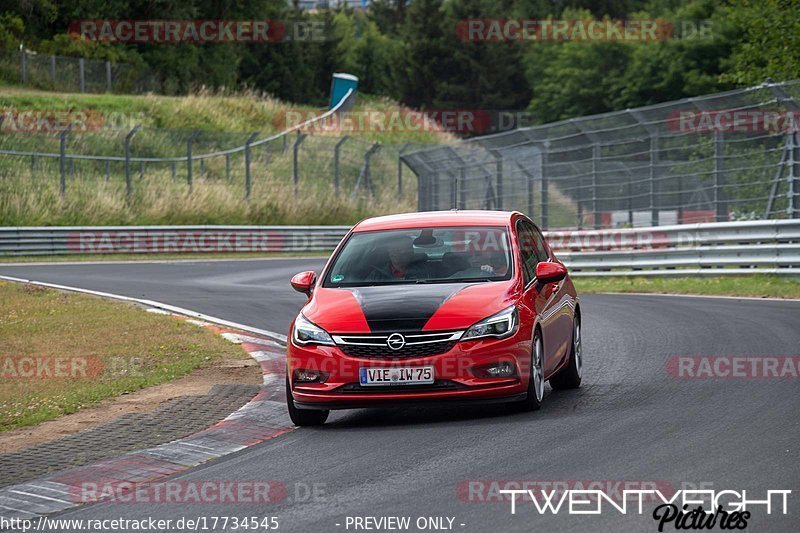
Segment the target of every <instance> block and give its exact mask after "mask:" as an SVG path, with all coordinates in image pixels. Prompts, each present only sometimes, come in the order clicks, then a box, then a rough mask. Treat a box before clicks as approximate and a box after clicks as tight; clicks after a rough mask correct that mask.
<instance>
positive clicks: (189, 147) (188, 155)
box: [186, 131, 200, 193]
mask: <svg viewBox="0 0 800 533" xmlns="http://www.w3.org/2000/svg"><path fill="white" fill-rule="evenodd" d="M198 135H200V132H199V131H194V132H192V134H191V135H189V138H188V139H186V184H187V185H189V192H190V193H191V192H192V187H193V185H192V144H193V143H194V140H195V139H196V138H197V136H198Z"/></svg>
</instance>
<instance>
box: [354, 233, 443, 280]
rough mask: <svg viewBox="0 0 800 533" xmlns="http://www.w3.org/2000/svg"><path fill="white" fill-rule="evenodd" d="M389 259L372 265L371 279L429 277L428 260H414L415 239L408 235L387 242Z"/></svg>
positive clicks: (398, 236) (395, 237)
mask: <svg viewBox="0 0 800 533" xmlns="http://www.w3.org/2000/svg"><path fill="white" fill-rule="evenodd" d="M386 251H387V252H388V256H389V258H388V261H386V263H384V264H382V265H375V266H374V267H372V272H370V274H369V276H368V280H369V281H391V280H403V279H427V278H428V269H427V265H426V262H425V261H424V260H423V261H414V241H413V240H412V239H411V237H409V236H408V235H397V236H394V237H392V238H391V239H390V240H389V241H388V242H387V243H386Z"/></svg>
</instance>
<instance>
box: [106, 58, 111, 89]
mask: <svg viewBox="0 0 800 533" xmlns="http://www.w3.org/2000/svg"><path fill="white" fill-rule="evenodd" d="M106 90H107V91H108V92H111V61H106Z"/></svg>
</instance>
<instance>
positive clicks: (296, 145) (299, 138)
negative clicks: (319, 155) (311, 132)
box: [283, 131, 308, 198]
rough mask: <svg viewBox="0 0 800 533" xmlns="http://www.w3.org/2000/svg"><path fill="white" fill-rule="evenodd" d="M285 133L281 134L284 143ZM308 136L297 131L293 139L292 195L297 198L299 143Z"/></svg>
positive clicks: (285, 141)
mask: <svg viewBox="0 0 800 533" xmlns="http://www.w3.org/2000/svg"><path fill="white" fill-rule="evenodd" d="M286 137H287V136H286V135H284V136H283V139H284V141H283V143H284V145H286V143H287V142H288V141H287V140H286ZM306 137H308V135H307V134H305V133H300V132H299V131H298V132H297V139H296V140H295V141H294V165H293V168H294V197H295V198H297V195H298V192H299V183H300V168H299V166H298V154H299V153H300V144H301V143H302V142H303V141H304V140H305V138H306Z"/></svg>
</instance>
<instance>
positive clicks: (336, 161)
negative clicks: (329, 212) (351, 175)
mask: <svg viewBox="0 0 800 533" xmlns="http://www.w3.org/2000/svg"><path fill="white" fill-rule="evenodd" d="M349 138H350V136H349V135H345V136H344V137H342V138H341V139H339V141H338V142H337V143H336V145H335V146H334V147H333V188H334V190H335V191H336V196H339V152H340V151H341V149H342V145H343V144H344V143H345V142H346V141H347V139H349Z"/></svg>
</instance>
